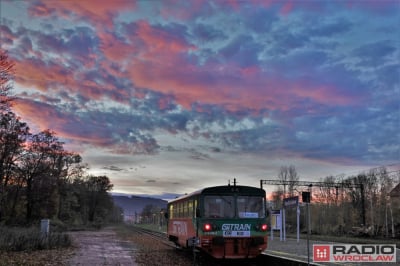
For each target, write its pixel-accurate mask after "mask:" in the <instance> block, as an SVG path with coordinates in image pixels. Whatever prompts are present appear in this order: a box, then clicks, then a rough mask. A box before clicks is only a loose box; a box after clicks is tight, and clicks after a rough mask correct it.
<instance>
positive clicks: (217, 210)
mask: <svg viewBox="0 0 400 266" xmlns="http://www.w3.org/2000/svg"><path fill="white" fill-rule="evenodd" d="M204 216H205V217H207V218H233V217H234V216H235V204H234V198H233V196H205V197H204Z"/></svg>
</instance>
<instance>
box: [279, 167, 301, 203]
mask: <svg viewBox="0 0 400 266" xmlns="http://www.w3.org/2000/svg"><path fill="white" fill-rule="evenodd" d="M278 179H279V180H280V181H281V182H282V183H283V195H284V197H285V196H286V186H288V193H289V196H293V195H294V191H295V188H296V183H297V182H298V181H299V175H298V174H297V171H296V168H295V167H294V166H293V165H290V166H281V170H280V172H279V174H278Z"/></svg>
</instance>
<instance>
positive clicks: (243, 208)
mask: <svg viewBox="0 0 400 266" xmlns="http://www.w3.org/2000/svg"><path fill="white" fill-rule="evenodd" d="M263 201H264V199H263V198H262V197H256V196H238V198H237V213H238V214H239V217H240V218H261V217H265V210H264V204H263Z"/></svg>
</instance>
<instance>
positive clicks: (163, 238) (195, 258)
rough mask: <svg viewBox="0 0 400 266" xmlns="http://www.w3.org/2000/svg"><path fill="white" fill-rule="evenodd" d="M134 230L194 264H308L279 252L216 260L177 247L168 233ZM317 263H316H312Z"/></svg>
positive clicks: (291, 265) (143, 229)
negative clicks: (171, 249) (247, 258)
mask: <svg viewBox="0 0 400 266" xmlns="http://www.w3.org/2000/svg"><path fill="white" fill-rule="evenodd" d="M131 230H132V231H135V232H137V233H138V234H142V235H145V236H146V237H149V238H151V239H153V240H154V241H157V242H158V243H162V244H163V245H166V246H168V247H171V248H174V249H176V250H178V251H179V252H178V253H177V255H179V256H185V257H186V258H188V259H190V260H191V261H192V262H193V263H192V265H196V266H197V265H199V266H200V265H202V266H221V265H246V266H258V265H272V266H273V265H277V266H286V265H288V266H303V265H307V262H304V261H300V260H296V259H293V258H288V257H284V256H281V255H279V254H273V255H271V254H261V255H260V256H259V257H258V258H257V259H252V260H246V259H240V260H233V259H231V260H215V259H213V258H211V257H209V256H207V255H205V254H202V253H200V252H198V251H195V250H187V249H184V250H182V249H181V248H179V247H177V246H176V245H175V244H174V243H172V242H171V241H169V240H168V239H167V234H166V233H163V232H159V231H154V230H150V229H145V228H142V227H138V226H132V227H131ZM310 265H315V264H310Z"/></svg>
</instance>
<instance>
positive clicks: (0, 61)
mask: <svg viewBox="0 0 400 266" xmlns="http://www.w3.org/2000/svg"><path fill="white" fill-rule="evenodd" d="M13 75H14V63H13V62H11V61H10V60H9V59H8V55H7V53H6V52H5V51H4V50H2V49H1V48H0V113H3V112H5V111H9V110H10V107H11V101H12V98H11V97H10V95H9V93H10V91H11V88H12V85H11V80H12V79H13Z"/></svg>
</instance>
